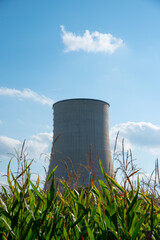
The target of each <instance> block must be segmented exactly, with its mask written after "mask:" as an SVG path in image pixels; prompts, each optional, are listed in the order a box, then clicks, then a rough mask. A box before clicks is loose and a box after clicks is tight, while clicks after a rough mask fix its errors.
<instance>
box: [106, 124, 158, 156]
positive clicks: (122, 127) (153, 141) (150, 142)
mask: <svg viewBox="0 0 160 240" xmlns="http://www.w3.org/2000/svg"><path fill="white" fill-rule="evenodd" d="M118 131H120V138H121V139H122V138H124V141H125V146H126V148H131V149H134V148H136V149H142V148H143V149H145V150H147V151H148V150H149V151H151V152H152V153H154V154H157V153H160V126H156V125H153V124H152V123H150V122H127V123H120V124H117V125H115V126H113V127H112V128H111V130H110V138H111V143H112V144H114V141H115V137H116V134H117V132H118ZM120 141H121V140H120ZM120 141H119V142H120Z"/></svg>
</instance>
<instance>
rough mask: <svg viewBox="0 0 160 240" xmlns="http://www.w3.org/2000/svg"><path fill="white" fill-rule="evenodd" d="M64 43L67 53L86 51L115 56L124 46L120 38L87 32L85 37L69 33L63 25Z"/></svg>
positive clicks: (107, 34)
mask: <svg viewBox="0 0 160 240" xmlns="http://www.w3.org/2000/svg"><path fill="white" fill-rule="evenodd" d="M61 31H62V41H63V43H64V45H65V47H66V49H65V52H70V51H80V50H82V51H85V52H94V53H98V52H104V53H108V54H113V53H114V52H115V51H116V50H117V49H118V48H121V47H122V46H123V45H124V42H123V40H122V39H120V38H116V37H114V36H113V35H112V34H110V33H100V32H98V31H95V32H92V33H91V32H90V31H89V30H85V32H84V35H83V36H80V35H76V34H75V33H73V32H67V31H66V30H65V28H64V26H63V25H61Z"/></svg>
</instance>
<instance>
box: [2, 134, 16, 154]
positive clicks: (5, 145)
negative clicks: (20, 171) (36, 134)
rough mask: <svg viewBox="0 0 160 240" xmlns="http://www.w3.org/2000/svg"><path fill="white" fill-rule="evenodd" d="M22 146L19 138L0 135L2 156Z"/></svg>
mask: <svg viewBox="0 0 160 240" xmlns="http://www.w3.org/2000/svg"><path fill="white" fill-rule="evenodd" d="M20 146H21V142H20V141H19V140H16V139H13V138H9V137H6V136H0V157H1V158H3V157H6V155H7V154H10V153H13V152H14V149H17V148H19V147H20Z"/></svg>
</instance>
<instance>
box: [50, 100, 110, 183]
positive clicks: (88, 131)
mask: <svg viewBox="0 0 160 240" xmlns="http://www.w3.org/2000/svg"><path fill="white" fill-rule="evenodd" d="M53 110H54V126H53V132H54V138H53V150H52V154H51V161H50V165H49V171H48V174H49V173H50V172H51V171H52V169H53V168H54V167H55V166H56V165H58V168H57V169H56V172H55V177H57V178H64V179H68V180H70V181H71V180H77V179H78V178H79V182H80V184H84V185H88V182H89V179H90V180H91V178H92V176H93V174H94V173H95V181H96V182H97V180H98V179H99V178H101V179H102V178H103V176H102V173H101V170H100V166H99V157H100V159H101V161H102V164H103V167H104V169H105V171H106V172H107V173H108V174H110V175H111V174H112V173H113V165H112V159H111V152H110V143H109V104H108V103H106V102H104V101H100V100H94V99H69V100H63V101H59V102H56V103H55V104H54V105H53ZM57 136H59V137H58V138H57ZM56 138H57V139H56Z"/></svg>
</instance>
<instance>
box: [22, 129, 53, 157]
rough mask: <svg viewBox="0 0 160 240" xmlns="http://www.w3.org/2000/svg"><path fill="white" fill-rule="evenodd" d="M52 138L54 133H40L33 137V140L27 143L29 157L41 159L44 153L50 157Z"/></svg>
mask: <svg viewBox="0 0 160 240" xmlns="http://www.w3.org/2000/svg"><path fill="white" fill-rule="evenodd" d="M52 138H53V134H52V133H39V134H37V135H33V136H31V138H30V139H29V140H27V141H26V146H27V152H28V153H29V156H31V157H32V158H39V157H40V155H41V154H43V153H44V154H48V155H49V154H50V152H51V143H52Z"/></svg>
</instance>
